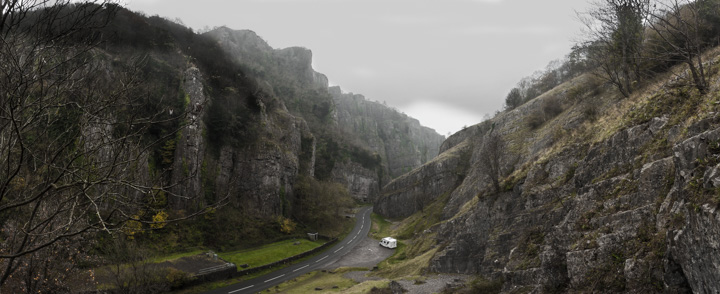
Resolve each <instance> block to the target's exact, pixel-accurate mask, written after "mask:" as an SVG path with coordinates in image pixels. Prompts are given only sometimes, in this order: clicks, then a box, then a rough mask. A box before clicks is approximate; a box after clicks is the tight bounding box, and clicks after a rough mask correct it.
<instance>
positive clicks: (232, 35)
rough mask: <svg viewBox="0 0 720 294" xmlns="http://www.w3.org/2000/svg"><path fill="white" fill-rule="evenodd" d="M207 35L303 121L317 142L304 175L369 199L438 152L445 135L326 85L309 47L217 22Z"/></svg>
mask: <svg viewBox="0 0 720 294" xmlns="http://www.w3.org/2000/svg"><path fill="white" fill-rule="evenodd" d="M207 35H208V36H210V37H211V38H213V39H214V40H216V41H217V42H218V44H219V45H220V46H221V47H222V48H224V50H225V51H226V52H227V53H228V54H229V55H231V56H232V57H233V58H234V59H235V60H236V61H237V62H238V63H239V64H240V65H242V66H243V67H244V68H246V69H247V70H248V72H249V73H251V74H252V75H253V76H254V77H255V79H257V80H258V83H259V84H260V85H265V86H262V88H263V89H264V90H265V91H266V92H268V93H269V94H271V95H274V96H276V97H277V98H278V99H279V100H280V101H282V102H283V104H284V105H286V106H287V109H288V111H289V112H290V113H291V114H292V115H293V116H296V117H299V118H302V119H304V120H305V121H306V122H307V125H308V127H309V129H310V133H312V134H315V135H314V136H315V138H316V139H317V140H318V143H319V144H318V146H320V148H318V150H317V152H316V154H315V157H314V158H313V161H312V162H313V163H312V164H313V166H314V167H315V168H314V169H311V171H310V173H311V174H315V175H316V176H317V177H318V178H320V179H323V180H332V181H337V182H340V183H344V184H346V185H347V188H348V190H349V191H350V192H351V195H352V196H353V197H354V198H355V199H357V200H360V201H372V200H374V199H375V198H376V197H377V195H378V191H379V190H380V186H381V185H382V184H384V183H387V182H388V181H389V180H390V179H391V178H393V177H397V176H399V175H400V174H402V173H405V172H407V171H410V170H412V169H414V168H416V167H418V166H420V165H421V164H423V163H425V162H427V161H428V160H430V159H432V158H433V157H435V156H436V155H437V154H438V149H439V146H440V144H441V143H442V140H443V139H444V137H442V136H440V135H438V134H437V133H436V132H435V131H434V130H432V129H429V128H426V127H423V126H421V125H420V123H419V122H418V121H417V120H415V119H413V118H410V117H408V116H407V115H405V114H401V113H399V112H397V111H396V110H394V109H391V108H389V107H387V106H385V105H382V104H379V103H376V102H371V101H367V100H365V98H364V97H362V96H361V95H355V94H351V93H350V94H344V93H342V91H341V90H340V88H339V87H330V88H328V79H327V77H325V75H323V74H321V73H318V72H316V71H315V70H314V69H313V68H312V52H311V51H310V50H308V49H305V48H299V47H291V48H285V49H273V48H272V47H270V46H269V45H268V44H267V43H266V42H265V41H264V40H263V39H262V38H261V37H259V36H258V35H257V34H255V33H254V32H252V31H249V30H231V29H229V28H226V27H221V28H218V29H215V30H213V31H210V32H208V33H207ZM343 154H346V155H343ZM376 155H377V156H379V161H377V160H376Z"/></svg>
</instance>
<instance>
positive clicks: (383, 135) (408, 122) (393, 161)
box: [330, 86, 445, 178]
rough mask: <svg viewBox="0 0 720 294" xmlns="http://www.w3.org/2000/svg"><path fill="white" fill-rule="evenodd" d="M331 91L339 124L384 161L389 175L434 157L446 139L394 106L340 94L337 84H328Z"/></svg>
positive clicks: (408, 169) (404, 171)
mask: <svg viewBox="0 0 720 294" xmlns="http://www.w3.org/2000/svg"><path fill="white" fill-rule="evenodd" d="M330 93H331V94H332V97H333V100H334V101H335V107H336V114H337V122H338V126H339V127H340V128H341V129H342V130H343V131H345V132H346V133H348V134H353V135H355V136H357V138H358V139H359V140H360V141H361V142H363V143H364V144H367V145H368V147H369V148H370V149H371V150H372V151H374V152H376V153H378V154H379V155H380V157H381V158H382V159H383V161H384V162H386V163H387V167H388V173H389V175H390V177H391V178H396V177H398V176H400V175H402V174H404V173H407V172H409V171H411V170H412V169H414V168H416V167H418V166H420V165H422V164H424V163H426V162H428V161H429V160H431V159H433V158H434V157H435V156H437V154H438V150H439V148H440V144H442V141H443V140H444V139H445V138H444V137H443V136H441V135H439V134H438V133H437V132H435V130H433V129H430V128H428V127H424V126H422V125H420V122H419V121H418V120H416V119H414V118H411V117H409V116H407V115H405V114H404V113H400V112H398V111H397V110H395V109H392V108H389V107H387V106H385V105H382V104H380V103H378V102H373V101H368V100H366V99H365V97H364V96H362V95H359V94H353V93H342V90H341V89H340V87H337V86H335V87H331V88H330Z"/></svg>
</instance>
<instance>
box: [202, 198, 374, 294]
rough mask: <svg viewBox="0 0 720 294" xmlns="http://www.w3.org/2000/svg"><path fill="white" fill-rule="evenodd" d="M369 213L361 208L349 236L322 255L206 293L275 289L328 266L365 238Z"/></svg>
mask: <svg viewBox="0 0 720 294" xmlns="http://www.w3.org/2000/svg"><path fill="white" fill-rule="evenodd" d="M371 211H372V207H363V208H361V209H360V211H358V213H357V214H356V215H355V219H356V222H355V227H354V228H353V230H352V232H350V234H348V235H347V237H345V239H344V240H342V241H340V242H338V243H337V244H335V246H333V247H331V248H330V249H327V250H325V251H323V252H322V253H320V254H318V255H316V256H315V257H313V258H312V259H310V260H306V261H303V262H301V263H298V264H295V265H292V266H290V267H286V268H284V269H280V270H277V271H274V272H272V273H269V274H267V275H264V276H261V277H257V278H254V279H252V280H247V281H243V282H240V283H237V284H234V285H232V286H228V287H225V288H221V289H215V290H213V291H210V292H207V293H212V294H221V293H222V294H245V293H256V292H260V291H263V290H265V289H268V288H271V287H275V286H276V285H279V284H281V283H283V282H285V281H288V280H291V279H294V278H296V277H299V276H301V275H304V274H306V273H309V272H311V271H314V270H317V269H320V268H322V267H323V266H326V265H329V264H331V263H333V262H335V261H337V260H338V259H340V258H341V257H343V256H344V255H345V254H347V253H348V252H350V250H351V249H352V248H353V247H355V246H356V245H357V244H358V243H360V241H361V240H362V239H363V238H364V237H365V236H367V234H368V232H370V226H371V221H370V212H371Z"/></svg>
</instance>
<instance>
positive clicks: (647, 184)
mask: <svg viewBox="0 0 720 294" xmlns="http://www.w3.org/2000/svg"><path fill="white" fill-rule="evenodd" d="M564 87H567V85H565V86H564ZM565 90H566V89H564V88H563V86H561V87H559V88H558V89H555V90H553V91H551V92H549V93H546V94H544V95H543V96H540V97H539V98H537V101H535V102H531V103H527V104H525V105H523V106H521V107H519V108H518V109H515V110H513V111H509V112H505V113H502V114H500V115H499V116H497V117H496V118H494V119H493V120H491V121H489V122H485V123H483V124H479V125H476V126H473V127H470V128H468V129H466V130H464V131H461V132H459V133H457V134H455V135H453V136H451V137H450V138H448V139H447V140H446V141H445V142H444V143H443V144H442V147H441V148H440V150H441V154H440V156H439V157H438V158H436V159H435V160H433V161H431V162H428V163H426V164H425V165H423V166H422V167H420V168H417V169H415V170H413V171H412V172H410V173H408V174H406V175H403V176H401V177H399V178H397V179H395V180H394V181H393V182H391V183H390V184H388V185H386V186H385V187H383V189H382V191H381V193H382V195H381V197H380V198H379V199H377V200H376V202H375V211H376V212H378V213H380V214H382V215H384V216H386V217H390V218H401V217H406V216H409V215H411V214H413V213H422V212H421V211H422V209H421V208H422V205H420V204H419V203H422V202H423V201H434V199H438V198H440V196H442V195H446V194H447V193H449V195H450V197H449V199H448V200H447V204H446V205H445V208H444V211H443V220H442V221H441V222H439V223H438V224H436V225H435V226H434V227H432V228H431V229H430V230H428V231H432V232H434V233H436V236H435V237H434V239H435V242H436V244H437V245H436V246H438V247H439V248H440V250H438V252H437V253H436V254H434V256H433V257H432V258H431V260H430V262H429V265H428V266H429V270H430V271H431V272H444V273H464V274H478V275H481V276H483V277H485V278H486V279H490V280H503V281H504V286H503V291H504V292H512V293H515V292H533V293H546V292H550V293H554V292H558V291H560V292H596V291H600V292H632V293H637V292H644V291H649V292H658V291H660V292H663V291H665V292H667V293H716V292H720V284H719V283H717V281H718V280H720V276H719V274H718V273H720V272H719V271H718V264H720V253H718V244H720V240H718V238H716V236H718V234H719V233H720V213H719V212H718V210H717V205H718V203H719V202H720V201H718V199H720V197H718V196H717V191H718V189H720V188H719V187H720V118H719V117H718V115H717V114H715V113H713V112H710V113H702V114H700V115H699V116H700V117H701V118H702V119H694V118H688V117H682V116H678V115H677V114H676V113H675V112H673V111H672V110H664V111H665V114H663V113H659V114H660V115H658V116H655V117H650V118H648V119H642V120H638V119H631V118H624V119H618V118H612V120H611V121H614V122H616V123H613V124H608V123H607V121H605V124H604V125H593V124H592V123H591V122H586V123H583V120H582V110H581V109H582V107H584V106H583V105H570V104H569V103H568V102H564V103H566V104H565V105H566V106H565V107H566V110H565V112H563V113H562V114H561V115H559V116H558V117H556V118H553V119H550V120H548V121H547V122H545V123H544V125H542V126H541V127H540V128H539V129H537V130H529V129H528V128H527V125H526V121H525V118H526V117H527V116H528V115H529V114H531V113H532V112H533V111H534V110H533V109H537V108H538V105H541V104H539V103H542V101H543V100H544V99H550V98H553V99H564V93H565ZM665 95H670V94H667V93H666V94H665ZM665 99H673V98H672V97H669V98H665ZM561 101H563V100H561ZM603 101H605V100H603V99H597V100H595V101H594V103H598V106H599V107H608V108H609V107H612V106H611V104H602V103H604V102H603ZM608 101H612V100H608ZM623 103H638V105H639V106H635V107H634V108H630V107H627V108H624V109H633V111H638V110H636V109H638V108H640V109H642V108H641V107H642V103H652V102H646V101H643V100H641V101H640V102H634V101H629V102H628V101H623ZM631 117H632V116H631ZM678 121H680V122H684V123H678ZM576 128H587V129H585V130H582V131H573V130H574V129H576ZM493 131H494V132H496V133H499V134H501V135H502V137H503V138H504V140H505V141H506V142H507V144H508V145H507V146H508V147H507V152H509V153H512V154H514V156H512V157H510V158H511V159H510V160H506V161H505V162H504V163H503V165H505V166H506V167H508V172H507V173H506V174H504V175H502V178H501V184H502V191H500V192H497V193H496V192H495V191H494V189H492V187H491V185H490V184H489V182H490V181H489V178H488V173H487V172H486V171H485V169H486V167H485V166H483V164H482V161H481V160H480V158H481V157H482V156H483V147H482V146H483V141H484V140H486V139H487V138H488V133H490V132H493ZM462 148H465V150H466V151H465V152H467V155H465V156H457V154H458V149H462ZM458 158H462V161H459V160H457V159H458ZM458 167H464V168H458ZM452 174H462V175H463V176H456V177H453V176H451V175H452ZM418 238H421V237H418Z"/></svg>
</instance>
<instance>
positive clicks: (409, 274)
mask: <svg viewBox="0 0 720 294" xmlns="http://www.w3.org/2000/svg"><path fill="white" fill-rule="evenodd" d="M705 60H706V61H715V64H714V65H712V66H711V67H710V68H709V69H708V72H709V73H710V74H709V77H708V81H715V83H713V84H712V85H711V88H710V91H709V94H707V95H704V96H701V95H699V93H697V91H695V90H694V89H693V88H692V87H690V86H682V87H680V88H672V89H671V88H670V87H668V83H669V82H668V81H669V80H671V79H672V78H673V77H674V76H676V75H678V74H682V73H683V72H684V71H685V70H686V67H684V66H682V65H679V66H676V67H675V68H673V69H672V70H671V71H670V72H668V73H666V74H663V75H660V76H658V77H657V78H655V79H654V80H653V81H649V82H647V83H646V84H645V85H644V86H643V87H642V88H639V89H637V90H636V92H635V93H634V94H633V95H632V96H631V97H629V98H623V97H622V96H621V95H619V94H618V93H617V91H615V90H614V89H609V88H607V87H603V86H599V87H600V88H598V89H597V90H593V89H592V87H595V84H594V83H596V81H594V80H593V77H592V76H590V75H588V74H586V75H584V76H581V77H578V78H576V79H574V80H572V81H570V82H567V83H565V84H562V85H560V86H558V87H556V88H555V89H553V90H551V91H548V92H547V93H544V94H543V95H541V96H540V97H538V98H537V101H536V102H535V103H537V104H535V105H530V106H528V105H526V107H540V105H541V104H539V102H540V101H543V100H544V99H550V98H557V97H560V98H562V99H563V105H564V108H565V110H564V111H563V113H561V114H560V115H558V116H557V117H555V118H552V119H550V120H548V121H547V122H545V123H544V124H543V125H541V126H540V127H539V128H537V129H535V130H532V129H530V128H529V126H528V125H527V122H526V121H525V120H524V118H523V117H522V116H520V117H519V118H518V117H517V116H519V113H518V112H519V111H518V112H512V111H511V112H506V113H502V114H500V115H499V116H498V117H496V119H500V120H503V119H504V120H505V122H507V123H506V124H505V125H503V126H502V127H503V130H504V131H505V133H506V139H508V141H510V142H511V145H512V146H511V149H512V151H514V152H519V153H521V154H519V155H521V156H522V157H524V158H525V159H526V161H525V162H524V163H523V164H520V165H519V166H518V167H517V168H516V169H515V172H514V173H513V174H511V175H509V176H508V177H507V179H506V180H511V179H513V178H515V179H518V178H523V177H524V176H525V175H526V174H527V171H528V170H529V168H530V167H531V166H532V165H534V164H541V163H543V162H544V161H546V160H548V158H551V157H552V156H554V155H555V154H557V153H558V152H560V151H562V150H564V149H565V148H573V147H574V146H577V145H578V144H595V143H598V142H602V141H604V140H607V139H608V138H609V137H610V136H612V135H613V134H615V133H616V132H617V131H619V130H622V129H624V128H628V127H631V126H634V125H637V124H639V123H643V122H646V121H649V120H650V119H652V118H654V117H661V116H667V117H668V118H669V122H670V123H669V124H668V125H679V126H682V127H688V126H690V125H691V124H693V123H695V122H698V121H700V120H702V119H705V118H708V117H710V116H712V115H715V113H716V112H720V83H718V82H717V81H718V78H719V77H720V74H718V72H720V47H719V48H716V49H714V50H710V51H708V52H707V53H706V55H705ZM583 87H584V88H585V89H583ZM572 91H576V92H580V93H581V95H580V96H579V97H576V99H569V98H567V97H566V96H567V93H569V92H572ZM588 108H594V109H595V110H596V111H597V114H596V116H595V117H594V118H589V117H586V116H587V114H586V109H588ZM503 116H505V118H503ZM513 116H516V117H513ZM573 121H574V122H578V121H579V124H578V125H577V127H575V128H566V126H567V125H569V124H570V123H571V122H573ZM543 139H550V142H551V143H550V144H549V146H547V147H546V148H542V149H540V150H538V151H536V152H537V153H532V154H531V153H528V152H529V150H531V149H532V147H533V144H536V143H537V142H538V141H540V140H543ZM671 143H675V142H668V144H671ZM653 151H655V150H650V152H653ZM523 152H524V153H523ZM647 158H652V157H651V156H648V157H647ZM446 201H447V195H443V196H441V197H439V198H438V199H437V200H436V201H435V202H433V203H431V204H430V205H429V206H428V207H427V208H426V209H425V211H423V212H418V213H416V214H414V215H412V216H410V217H408V218H406V219H404V220H401V221H400V223H399V225H397V227H396V228H394V229H392V228H391V226H390V225H389V222H387V221H386V220H384V219H382V218H380V217H379V216H376V215H374V216H373V217H374V218H373V221H374V223H373V232H374V233H375V237H376V238H377V237H381V236H385V235H387V236H396V237H398V238H399V239H400V240H401V245H400V246H399V247H398V249H397V250H396V253H395V254H394V255H393V256H392V257H390V258H389V259H388V260H386V261H384V262H382V263H381V264H380V265H379V267H380V271H378V272H377V273H376V275H378V276H381V277H384V278H389V279H399V278H413V277H415V276H417V275H421V274H422V269H424V268H426V267H427V266H428V264H429V261H430V259H431V258H432V256H433V255H434V254H435V252H437V251H438V249H439V248H438V246H437V245H436V244H434V243H435V242H434V240H433V238H434V234H432V233H430V234H423V231H424V230H425V229H427V228H431V227H432V226H433V225H437V224H439V223H441V222H442V220H441V218H440V216H441V214H439V215H438V214H437V213H441V212H442V207H443V206H444V204H445V203H446ZM476 204H477V198H473V199H472V200H470V201H468V202H467V203H465V205H464V206H463V207H462V209H461V210H460V212H459V213H458V214H457V215H456V216H455V217H453V219H454V218H456V217H458V216H460V215H462V214H465V213H467V212H469V211H471V210H472V207H473V206H474V205H476ZM438 209H439V211H438Z"/></svg>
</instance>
